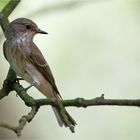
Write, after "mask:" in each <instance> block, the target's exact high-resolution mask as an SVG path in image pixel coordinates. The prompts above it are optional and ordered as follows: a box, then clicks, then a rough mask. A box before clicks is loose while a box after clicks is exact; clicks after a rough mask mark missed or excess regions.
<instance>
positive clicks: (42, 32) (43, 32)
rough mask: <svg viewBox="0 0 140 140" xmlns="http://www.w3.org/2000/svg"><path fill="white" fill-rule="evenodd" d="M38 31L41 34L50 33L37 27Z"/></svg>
mask: <svg viewBox="0 0 140 140" xmlns="http://www.w3.org/2000/svg"><path fill="white" fill-rule="evenodd" d="M36 32H37V33H39V34H48V33H47V32H45V31H43V30H40V29H37V30H36Z"/></svg>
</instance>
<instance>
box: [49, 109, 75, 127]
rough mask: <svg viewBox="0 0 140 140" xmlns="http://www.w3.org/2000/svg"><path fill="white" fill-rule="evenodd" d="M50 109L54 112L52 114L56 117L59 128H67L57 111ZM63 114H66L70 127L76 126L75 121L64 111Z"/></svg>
mask: <svg viewBox="0 0 140 140" xmlns="http://www.w3.org/2000/svg"><path fill="white" fill-rule="evenodd" d="M52 109H53V111H54V114H55V116H56V119H57V122H58V124H59V126H61V127H62V126H63V125H64V126H65V127H67V124H66V123H65V122H64V121H63V119H62V118H61V115H60V113H59V111H58V110H57V108H55V107H52ZM65 112H66V115H67V118H68V120H69V122H70V123H71V125H73V126H75V125H76V122H75V120H74V119H73V118H72V117H71V116H70V115H69V113H68V112H67V111H66V110H65Z"/></svg>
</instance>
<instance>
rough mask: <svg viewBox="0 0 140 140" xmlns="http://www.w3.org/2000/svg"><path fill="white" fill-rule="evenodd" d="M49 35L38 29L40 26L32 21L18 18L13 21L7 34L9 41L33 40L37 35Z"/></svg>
mask: <svg viewBox="0 0 140 140" xmlns="http://www.w3.org/2000/svg"><path fill="white" fill-rule="evenodd" d="M37 33H40V34H48V33H47V32H45V31H43V30H41V29H39V28H38V26H37V25H36V24H35V23H34V22H33V21H32V20H30V19H27V18H18V19H15V20H14V21H12V22H11V23H10V24H9V25H8V28H7V30H6V32H5V36H6V38H7V39H18V38H22V37H24V38H26V37H27V38H28V39H32V38H33V37H34V35H35V34H37Z"/></svg>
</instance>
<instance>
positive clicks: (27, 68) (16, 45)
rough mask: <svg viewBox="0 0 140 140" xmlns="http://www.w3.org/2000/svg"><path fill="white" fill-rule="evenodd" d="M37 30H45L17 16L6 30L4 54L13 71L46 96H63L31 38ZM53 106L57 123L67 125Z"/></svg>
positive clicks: (68, 116)
mask: <svg viewBox="0 0 140 140" xmlns="http://www.w3.org/2000/svg"><path fill="white" fill-rule="evenodd" d="M37 33H41V34H47V32H45V31H42V30H40V29H39V28H38V26H37V25H36V24H35V23H34V22H33V21H31V20H29V19H26V18H18V19H16V20H14V21H12V22H11V23H10V24H9V26H8V28H7V30H6V32H5V36H6V41H5V42H4V45H3V51H4V56H5V58H6V59H7V61H8V62H9V64H10V66H11V68H12V69H13V70H14V71H15V73H16V74H17V75H18V76H20V77H22V78H23V79H24V80H25V81H27V82H28V83H30V84H31V86H35V87H36V88H37V89H38V90H39V91H40V92H41V93H43V94H44V95H45V96H46V97H47V98H57V99H59V100H62V98H61V96H60V93H59V91H58V89H57V86H56V84H55V80H54V77H53V75H52V72H51V69H50V67H49V65H48V63H47V62H46V60H45V58H44V57H43V55H42V53H41V51H40V50H39V49H38V47H37V46H36V45H35V44H34V42H33V38H34V36H35V35H36V34H37ZM31 86H30V87H31ZM52 108H53V110H54V113H55V115H56V118H57V121H58V123H59V125H60V126H63V124H64V125H65V126H67V124H65V122H63V120H62V119H61V115H60V113H59V111H58V110H57V108H55V107H52ZM65 112H66V116H67V118H68V120H69V122H70V123H71V125H73V126H75V125H76V122H75V121H74V119H73V118H72V117H71V116H70V115H69V114H68V112H67V111H65Z"/></svg>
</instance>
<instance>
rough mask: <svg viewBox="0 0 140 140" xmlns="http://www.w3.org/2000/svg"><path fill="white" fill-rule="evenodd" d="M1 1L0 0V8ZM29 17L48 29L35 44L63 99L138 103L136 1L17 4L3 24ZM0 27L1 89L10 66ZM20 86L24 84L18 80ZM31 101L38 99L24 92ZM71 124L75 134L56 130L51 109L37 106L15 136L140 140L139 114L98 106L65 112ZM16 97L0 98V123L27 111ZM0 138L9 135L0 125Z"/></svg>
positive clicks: (27, 0) (139, 15)
mask: <svg viewBox="0 0 140 140" xmlns="http://www.w3.org/2000/svg"><path fill="white" fill-rule="evenodd" d="M5 3H6V1H5V0H1V1H0V8H1V9H2V7H3V5H4V4H5ZM19 17H26V18H30V19H32V20H33V21H35V22H36V23H37V25H38V26H39V27H40V28H41V29H43V30H45V31H47V32H48V33H49V34H48V35H46V36H45V35H37V36H36V37H35V39H34V42H35V43H36V44H37V45H38V47H39V48H40V50H41V51H42V53H43V55H44V56H45V58H46V59H47V61H48V63H49V65H50V67H51V69H52V71H53V74H54V77H55V79H56V83H57V86H58V88H59V90H60V92H61V95H62V97H63V98H64V99H73V98H76V97H84V98H87V99H89V98H94V97H97V96H100V95H101V94H103V93H104V94H105V98H116V99H118V98H121V99H123V98H127V99H138V98H139V97H140V74H139V72H140V39H139V37H140V1H139V0H38V1H37V0H36V1H35V0H22V1H21V3H20V4H19V5H18V7H17V8H16V9H15V10H14V12H13V13H12V14H11V15H10V17H9V19H10V21H12V20H14V19H16V18H19ZM4 40H5V38H4V36H3V32H2V31H1V29H0V46H1V47H0V65H1V68H0V85H1V87H2V83H3V80H4V79H5V77H6V74H7V71H8V68H9V64H8V63H7V61H6V60H5V59H4V57H3V51H2V44H3V42H4ZM23 85H24V87H26V86H27V85H28V84H27V83H25V82H23ZM29 94H30V95H32V96H33V97H34V98H42V97H43V95H41V94H40V93H39V91H37V90H36V89H35V88H32V89H30V90H29ZM67 109H68V111H69V112H70V114H71V115H72V116H73V118H75V120H76V122H77V124H78V125H77V126H76V133H74V134H72V133H71V132H70V131H69V129H66V128H60V127H59V126H58V124H57V122H56V119H55V117H54V115H53V112H52V110H51V108H50V107H48V106H45V107H42V108H41V109H40V110H39V112H38V114H37V115H36V116H35V118H34V119H33V121H32V122H31V123H30V124H28V125H26V127H25V128H24V130H23V131H22V136H21V137H20V138H18V139H47V140H58V139H60V140H66V139H67V140H78V139H79V140H87V139H92V140H93V139H95V140H100V139H102V140H105V139H107V140H108V139H109V140H112V139H119V140H124V139H132V140H134V139H140V133H139V129H140V109H139V108H136V107H114V106H112V107H111V106H109V107H107V106H106V107H105V106H100V107H89V108H87V109H83V108H74V107H69V108H67ZM28 111H29V108H27V107H26V106H25V105H24V103H23V101H22V100H21V99H20V98H19V97H18V98H17V97H16V94H15V92H13V93H11V94H10V95H9V96H8V97H6V98H4V99H3V100H1V101H0V121H6V122H8V123H11V124H14V125H17V121H18V120H19V118H20V117H21V115H24V114H27V113H28ZM0 138H1V139H16V138H17V137H16V135H15V134H14V133H13V132H12V131H9V130H7V129H3V128H0Z"/></svg>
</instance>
